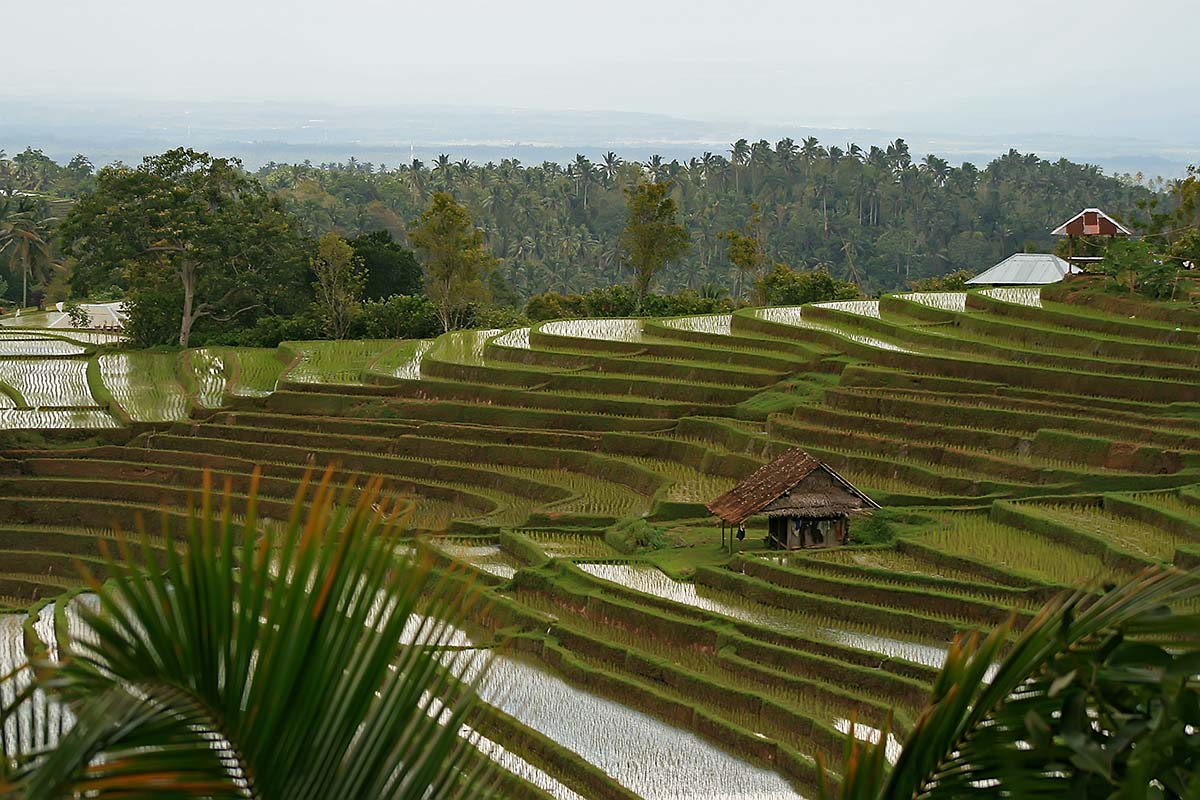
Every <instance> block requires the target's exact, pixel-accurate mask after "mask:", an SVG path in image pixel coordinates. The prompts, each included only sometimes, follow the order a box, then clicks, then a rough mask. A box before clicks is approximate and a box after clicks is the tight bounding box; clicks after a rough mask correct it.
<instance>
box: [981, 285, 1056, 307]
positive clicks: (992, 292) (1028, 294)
mask: <svg viewBox="0 0 1200 800" xmlns="http://www.w3.org/2000/svg"><path fill="white" fill-rule="evenodd" d="M982 294H985V295H987V296H988V297H993V298H995V299H997V300H999V301H1001V302H1002V303H1016V304H1017V305H1022V306H1031V307H1033V308H1041V307H1042V287H1040V286H1002V287H998V288H995V289H984V290H983V292H982Z"/></svg>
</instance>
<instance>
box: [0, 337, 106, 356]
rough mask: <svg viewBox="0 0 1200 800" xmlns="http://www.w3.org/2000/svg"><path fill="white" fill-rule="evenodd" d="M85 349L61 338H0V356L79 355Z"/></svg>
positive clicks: (84, 351) (85, 350)
mask: <svg viewBox="0 0 1200 800" xmlns="http://www.w3.org/2000/svg"><path fill="white" fill-rule="evenodd" d="M86 352H87V349H86V348H84V347H82V346H81V345H78V344H74V343H73V342H68V341H64V340H62V339H48V338H28V339H0V358H45V357H55V356H57V357H68V356H81V355H83V354H84V353H86Z"/></svg>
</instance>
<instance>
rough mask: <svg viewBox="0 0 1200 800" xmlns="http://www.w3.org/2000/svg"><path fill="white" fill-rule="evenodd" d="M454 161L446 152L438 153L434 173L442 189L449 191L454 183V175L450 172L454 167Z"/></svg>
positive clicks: (434, 163)
mask: <svg viewBox="0 0 1200 800" xmlns="http://www.w3.org/2000/svg"><path fill="white" fill-rule="evenodd" d="M453 166H454V164H453V162H452V161H450V156H448V155H446V154H445V153H441V154H440V155H438V157H437V159H435V160H434V162H433V173H434V174H435V175H436V176H437V177H438V179H439V181H440V183H441V185H442V191H445V192H448V191H450V189H451V187H452V186H453V185H454V181H453V176H452V175H451V174H450V173H451V171H452V169H453Z"/></svg>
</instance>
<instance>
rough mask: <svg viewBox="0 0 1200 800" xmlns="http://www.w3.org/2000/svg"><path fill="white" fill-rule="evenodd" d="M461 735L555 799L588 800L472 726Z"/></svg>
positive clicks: (498, 762) (482, 751)
mask: <svg viewBox="0 0 1200 800" xmlns="http://www.w3.org/2000/svg"><path fill="white" fill-rule="evenodd" d="M459 735H460V736H462V737H463V738H464V739H468V740H470V741H471V743H472V744H473V745H474V746H475V749H476V750H478V751H479V752H481V753H483V754H484V755H485V756H487V757H488V758H490V759H491V760H492V761H495V762H496V763H497V764H499V765H500V766H501V767H502V768H504V769H506V770H508V771H509V772H511V773H512V774H513V775H516V776H517V777H518V778H521V779H522V780H524V781H526V782H528V783H531V784H533V785H534V786H536V787H537V788H539V789H541V790H542V791H543V792H545V793H546V794H548V795H550V796H551V797H553V798H554V800H587V798H585V797H584V796H583V795H581V794H578V793H576V792H574V791H572V790H571V789H570V788H568V787H566V786H564V785H563V784H562V783H561V782H559V781H558V780H557V779H556V778H554V777H553V776H552V775H550V774H549V773H547V772H546V771H545V770H543V769H540V768H538V767H535V766H534V765H533V764H530V763H529V762H528V761H526V760H525V759H523V758H521V757H520V756H519V755H517V754H516V753H514V752H512V751H510V750H508V749H506V748H505V747H504V745H502V744H500V743H498V742H495V741H493V740H491V739H489V738H487V737H486V736H482V735H480V733H479V732H478V731H475V730H473V729H472V728H471V727H470V726H468V725H464V726H463V727H462V730H461V731H459Z"/></svg>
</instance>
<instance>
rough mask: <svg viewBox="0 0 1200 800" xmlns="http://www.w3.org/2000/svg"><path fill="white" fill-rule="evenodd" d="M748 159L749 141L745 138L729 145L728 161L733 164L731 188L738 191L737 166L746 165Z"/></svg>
mask: <svg viewBox="0 0 1200 800" xmlns="http://www.w3.org/2000/svg"><path fill="white" fill-rule="evenodd" d="M749 160H750V143H749V142H747V141H746V140H745V139H738V140H737V141H736V142H734V143H733V144H732V145H730V147H729V161H730V163H731V164H733V190H734V191H735V192H736V191H740V184H739V182H738V172H739V170H738V168H739V167H743V166H745V165H746V162H747V161H749Z"/></svg>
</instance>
